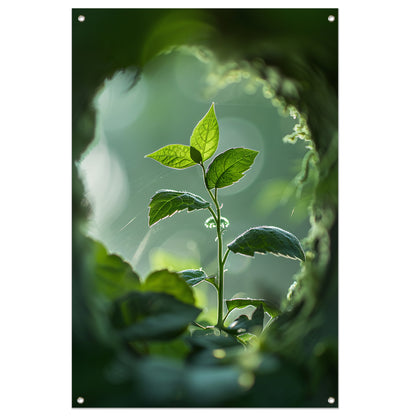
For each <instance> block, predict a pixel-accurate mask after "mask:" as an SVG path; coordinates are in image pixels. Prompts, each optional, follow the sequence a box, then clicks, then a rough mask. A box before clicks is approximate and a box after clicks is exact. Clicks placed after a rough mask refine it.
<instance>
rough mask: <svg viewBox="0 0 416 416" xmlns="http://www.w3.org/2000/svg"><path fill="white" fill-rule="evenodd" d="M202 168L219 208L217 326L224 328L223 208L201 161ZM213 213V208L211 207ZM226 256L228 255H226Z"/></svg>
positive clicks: (209, 191)
mask: <svg viewBox="0 0 416 416" xmlns="http://www.w3.org/2000/svg"><path fill="white" fill-rule="evenodd" d="M201 168H202V171H203V173H204V185H205V188H206V190H207V191H208V193H209V196H210V197H211V199H212V201H213V202H214V205H215V207H216V209H217V215H216V216H215V215H213V217H214V219H215V222H216V224H217V238H218V319H217V325H216V326H217V327H218V328H220V329H221V328H223V319H222V314H223V306H224V262H223V257H222V232H221V208H220V204H219V203H218V198H217V195H218V190H217V188H215V196H214V195H213V194H212V192H211V190H210V189H209V188H208V186H207V182H206V171H205V167H204V165H203V163H201ZM210 211H211V213H212V209H210ZM225 257H226V256H225Z"/></svg>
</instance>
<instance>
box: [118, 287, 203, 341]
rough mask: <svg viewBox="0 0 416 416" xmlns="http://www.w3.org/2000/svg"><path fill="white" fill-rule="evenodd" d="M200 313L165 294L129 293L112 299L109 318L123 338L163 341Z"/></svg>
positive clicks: (175, 333)
mask: <svg viewBox="0 0 416 416" xmlns="http://www.w3.org/2000/svg"><path fill="white" fill-rule="evenodd" d="M200 313H201V309H199V308H196V307H195V306H193V305H189V304H187V303H183V302H181V301H179V300H177V299H176V298H175V297H173V296H171V295H168V294H165V293H155V292H130V293H128V294H127V295H125V296H123V297H122V298H119V299H117V300H116V301H115V302H114V305H113V311H112V316H111V318H112V322H113V325H114V326H115V327H116V328H117V329H118V331H119V333H120V335H121V337H122V338H124V339H125V340H126V341H140V340H165V339H171V338H173V337H175V336H177V335H179V334H180V333H181V332H183V331H184V330H185V329H186V328H187V326H188V324H189V323H190V322H192V321H194V320H195V319H196V318H197V317H198V315H199V314H200Z"/></svg>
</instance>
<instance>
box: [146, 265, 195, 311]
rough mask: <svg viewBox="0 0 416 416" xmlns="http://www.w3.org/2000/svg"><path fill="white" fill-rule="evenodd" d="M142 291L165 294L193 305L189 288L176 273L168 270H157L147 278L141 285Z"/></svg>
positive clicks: (193, 299) (193, 300) (192, 297)
mask: <svg viewBox="0 0 416 416" xmlns="http://www.w3.org/2000/svg"><path fill="white" fill-rule="evenodd" d="M142 290H143V291H148V292H162V293H167V294H169V295H172V296H175V298H176V299H179V300H180V301H182V302H185V303H190V304H192V305H193V304H194V303H195V298H194V294H193V292H192V289H191V288H190V286H189V285H188V284H187V283H186V282H185V281H184V280H183V279H182V278H181V277H180V276H179V275H178V274H177V273H174V272H170V271H168V270H159V271H156V272H153V273H151V274H150V275H149V276H147V278H146V280H145V282H144V283H143V284H142Z"/></svg>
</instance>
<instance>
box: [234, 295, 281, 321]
mask: <svg viewBox="0 0 416 416" xmlns="http://www.w3.org/2000/svg"><path fill="white" fill-rule="evenodd" d="M226 303H227V309H228V311H232V310H233V309H235V308H245V307H246V306H255V307H259V306H263V308H264V310H265V311H266V312H267V313H268V314H269V315H270V316H271V317H272V318H274V317H276V316H278V315H279V313H280V310H279V307H278V306H277V305H275V304H274V303H272V302H270V301H268V300H265V299H250V298H245V299H242V298H236V299H228V300H226Z"/></svg>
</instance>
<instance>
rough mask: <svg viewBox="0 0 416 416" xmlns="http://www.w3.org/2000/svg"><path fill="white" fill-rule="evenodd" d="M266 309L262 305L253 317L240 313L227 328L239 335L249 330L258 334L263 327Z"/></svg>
mask: <svg viewBox="0 0 416 416" xmlns="http://www.w3.org/2000/svg"><path fill="white" fill-rule="evenodd" d="M263 321H264V310H263V305H260V306H258V307H257V308H256V310H255V311H254V312H253V315H252V317H251V319H250V318H249V317H248V316H247V315H240V316H239V317H238V318H237V319H236V320H234V321H233V322H232V323H231V324H230V326H229V327H228V328H227V329H226V330H227V331H228V332H229V333H231V334H235V335H239V334H244V333H246V332H249V333H251V334H254V335H258V334H259V333H260V332H261V331H262V329H263Z"/></svg>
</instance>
